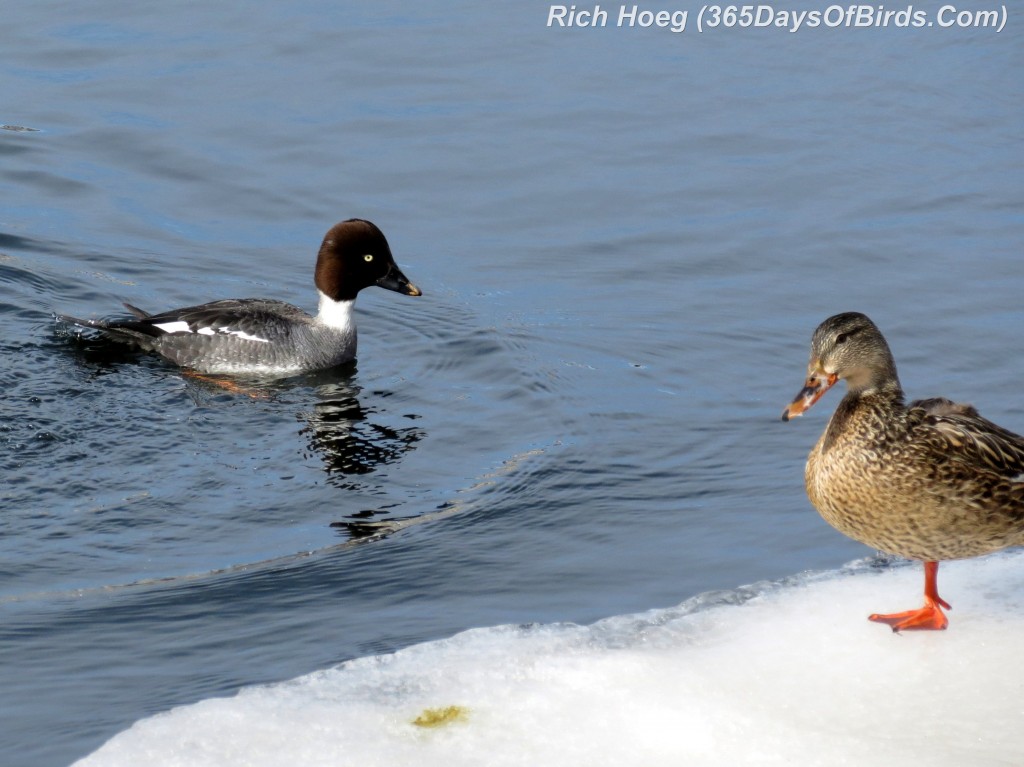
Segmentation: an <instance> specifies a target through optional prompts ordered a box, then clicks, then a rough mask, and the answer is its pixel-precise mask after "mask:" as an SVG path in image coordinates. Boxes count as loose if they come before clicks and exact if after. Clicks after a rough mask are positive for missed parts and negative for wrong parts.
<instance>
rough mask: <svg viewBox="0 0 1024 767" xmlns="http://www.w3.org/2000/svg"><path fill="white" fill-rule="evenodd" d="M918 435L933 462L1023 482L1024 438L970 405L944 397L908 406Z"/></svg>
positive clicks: (919, 401) (916, 402)
mask: <svg viewBox="0 0 1024 767" xmlns="http://www.w3.org/2000/svg"><path fill="white" fill-rule="evenodd" d="M909 416H910V419H911V422H912V423H913V424H914V425H915V429H914V431H915V433H916V434H917V435H918V437H919V438H920V439H921V440H922V441H923V444H924V445H925V446H926V448H927V452H928V453H929V456H930V458H931V459H932V460H936V461H944V460H948V461H953V462H956V463H958V464H961V465H962V466H966V467H969V468H971V469H972V470H975V471H983V472H991V473H994V474H998V475H999V476H1001V477H1003V478H1005V479H1009V480H1017V481H1020V480H1024V437H1022V436H1021V435H1019V434H1015V433H1013V432H1012V431H1009V430H1008V429H1004V428H1003V427H1002V426H999V425H998V424H995V423H993V422H992V421H990V420H988V419H987V418H984V417H982V416H981V415H980V414H979V413H978V411H977V410H976V409H975V408H974V407H973V406H971V405H965V404H960V403H957V402H953V401H952V400H948V399H945V398H943V397H937V398H934V399H927V400H917V401H915V402H911V403H910V405H909Z"/></svg>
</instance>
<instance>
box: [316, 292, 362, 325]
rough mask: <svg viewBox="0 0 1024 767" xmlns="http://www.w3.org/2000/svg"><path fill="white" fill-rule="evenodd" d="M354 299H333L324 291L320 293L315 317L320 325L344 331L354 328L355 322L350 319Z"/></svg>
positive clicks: (354, 303) (353, 307)
mask: <svg viewBox="0 0 1024 767" xmlns="http://www.w3.org/2000/svg"><path fill="white" fill-rule="evenodd" d="M355 305H356V301H355V299H354V298H353V299H350V300H344V299H343V300H341V301H335V300H334V299H333V298H331V297H330V296H328V295H327V294H326V293H323V292H321V293H320V308H319V311H318V312H317V315H316V318H317V320H319V322H320V323H321V324H322V325H326V326H327V327H329V328H333V329H334V330H338V331H342V332H346V331H351V330H355V327H356V325H355V322H354V321H353V319H352V312H353V309H355Z"/></svg>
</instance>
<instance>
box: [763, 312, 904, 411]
mask: <svg viewBox="0 0 1024 767" xmlns="http://www.w3.org/2000/svg"><path fill="white" fill-rule="evenodd" d="M840 380H843V381H846V385H847V387H848V389H849V392H850V393H851V394H854V395H857V396H860V395H863V394H868V393H871V392H874V391H879V390H883V389H892V388H895V390H896V391H897V392H898V391H899V388H900V382H899V378H898V377H897V376H896V363H895V362H894V361H893V358H892V352H890V351H889V344H887V343H886V342H885V338H883V337H882V333H881V331H879V329H878V327H877V326H876V325H875V323H873V322H872V321H871V320H870V319H868V318H867V317H866V316H865V315H863V314H861V313H859V312H844V313H843V314H837V315H835V316H834V317H829V318H828V319H827V320H825V321H824V322H823V323H821V324H820V325H818V329H817V330H815V331H814V335H813V336H812V337H811V360H810V362H809V363H808V364H807V380H806V381H805V382H804V388H803V389H801V390H800V393H799V394H797V395H796V399H794V400H793V402H792V403H790V405H789V406H788V407H787V408H786V409H785V410H784V411H782V420H783V421H788V420H789V419H790V418H795V417H796V416H798V415H801V414H803V412H804V411H805V410H807V409H809V408H810V407H811V406H812V405H813V404H814V403H815V402H817V401H818V400H819V399H821V397H822V395H823V394H824V393H825V392H826V391H828V390H829V389H830V388H832V386H833V385H835V383H836V382H837V381H840Z"/></svg>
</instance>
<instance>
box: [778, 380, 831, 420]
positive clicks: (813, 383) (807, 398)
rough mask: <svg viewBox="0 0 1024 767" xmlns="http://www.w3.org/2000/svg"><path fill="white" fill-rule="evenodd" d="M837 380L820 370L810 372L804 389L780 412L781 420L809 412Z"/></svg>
mask: <svg viewBox="0 0 1024 767" xmlns="http://www.w3.org/2000/svg"><path fill="white" fill-rule="evenodd" d="M838 380H839V376H837V375H836V374H835V373H826V372H825V371H824V370H821V369H820V368H819V369H816V370H814V371H812V372H811V373H810V375H808V376H807V380H806V381H805V382H804V388H802V389H801V390H800V393H799V394H797V395H796V399H794V400H793V401H792V402H791V403H789V406H788V407H787V408H786V409H785V410H783V411H782V420H783V421H788V420H789V419H790V418H796V417H797V416H798V415H803V413H804V411H805V410H809V409H810V408H811V406H812V405H814V403H815V402H817V401H818V400H819V399H821V396H822V395H823V394H824V393H825V392H827V391H828V390H829V389H831V388H832V387H833V386H834V385H835V382H836V381H838Z"/></svg>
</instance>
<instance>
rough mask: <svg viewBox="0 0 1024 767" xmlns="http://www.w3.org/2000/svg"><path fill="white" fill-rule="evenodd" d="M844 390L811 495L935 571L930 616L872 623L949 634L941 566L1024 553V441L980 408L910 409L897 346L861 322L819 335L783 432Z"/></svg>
mask: <svg viewBox="0 0 1024 767" xmlns="http://www.w3.org/2000/svg"><path fill="white" fill-rule="evenodd" d="M840 379H844V380H845V381H846V385H847V393H846V396H845V397H844V398H843V400H842V402H840V403H839V407H837V408H836V412H835V413H834V414H833V415H832V420H830V421H829V423H828V426H827V427H826V429H825V433H824V434H822V435H821V439H819V440H818V444H817V445H815V446H814V449H813V450H811V454H810V456H808V458H807V468H806V471H805V474H804V478H805V482H806V485H807V495H808V497H809V498H810V499H811V503H813V504H814V506H815V507H816V508H817V509H818V511H819V512H820V513H821V516H823V517H824V518H825V521H827V522H828V523H829V524H830V525H832V526H833V527H835V528H836V529H837V530H839V531H840V532H842V533H845V534H846V535H848V536H850V537H851V538H853V539H855V540H858V541H860V542H862V543H865V544H867V545H868V546H871V547H873V548H876V549H880V550H882V551H885V552H889V553H891V554H897V555H899V556H902V557H907V558H909V559H919V560H921V561H923V562H924V576H925V577H924V600H925V604H924V607H922V608H920V609H919V610H908V611H906V612H901V613H893V614H891V615H877V614H876V615H871V616H869V619H870V620H873V621H878V622H880V623H885V624H888V625H889V626H891V627H892V630H893V631H902V630H905V629H944V628H946V625H947V623H948V621H947V619H946V616H945V615H944V614H943V612H942V608H943V607H945V608H947V609H949V605H948V604H947V603H946V602H945V601H943V599H942V598H941V597H940V596H939V592H938V587H937V585H936V579H937V576H938V572H939V560H943V559H962V558H964V557H975V556H980V555H981V554H988V553H989V552H992V551H997V550H999V549H1002V548H1006V547H1007V546H1020V545H1024V437H1021V436H1019V435H1017V434H1014V433H1012V432H1009V431H1007V430H1006V429H1003V428H1000V427H999V426H997V425H996V424H994V423H992V422H991V421H989V420H987V419H985V418H982V417H981V416H980V415H978V411H977V410H975V409H974V408H973V407H971V406H970V405H959V404H956V403H954V402H951V401H949V400H947V399H941V398H938V399H929V400H918V401H916V402H911V403H910V404H909V405H905V404H904V402H903V389H902V388H900V381H899V378H898V377H897V376H896V363H895V362H893V358H892V353H891V352H890V351H889V346H888V344H886V342H885V339H884V338H883V337H882V334H881V332H880V331H879V330H878V328H877V327H875V324H874V323H873V322H872V321H871V320H869V319H868V318H867V317H865V316H864V315H863V314H858V313H856V312H847V313H845V314H837V315H836V316H835V317H830V318H829V319H827V320H825V321H824V322H823V323H821V325H819V326H818V329H817V330H815V331H814V336H813V337H812V339H811V361H810V364H808V366H807V381H806V383H805V384H804V388H803V389H802V390H801V391H800V393H799V394H798V395H797V397H796V399H795V400H793V403H792V404H791V405H790V406H789V407H787V408H786V409H785V411H783V413H782V420H784V421H788V420H789V419H790V418H793V417H795V416H798V415H800V414H801V413H803V412H804V411H805V410H807V409H808V408H809V407H811V406H812V405H813V404H814V403H815V402H817V401H818V400H819V399H820V398H821V396H822V395H823V394H824V393H825V392H826V391H827V390H828V389H829V388H830V387H831V386H832V385H833V384H835V383H836V381H838V380H840Z"/></svg>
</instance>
